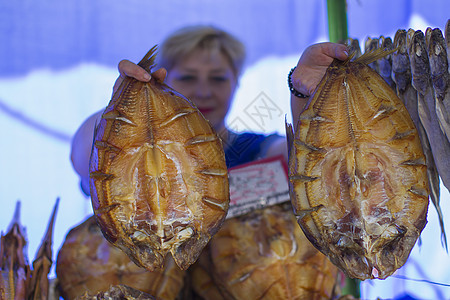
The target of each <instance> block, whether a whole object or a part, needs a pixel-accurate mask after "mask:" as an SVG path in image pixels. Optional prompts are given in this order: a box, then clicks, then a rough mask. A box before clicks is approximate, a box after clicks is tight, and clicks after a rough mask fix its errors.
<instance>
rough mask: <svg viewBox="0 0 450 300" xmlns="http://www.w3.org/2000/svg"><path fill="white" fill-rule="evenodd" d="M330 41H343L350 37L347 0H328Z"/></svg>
mask: <svg viewBox="0 0 450 300" xmlns="http://www.w3.org/2000/svg"><path fill="white" fill-rule="evenodd" d="M327 12H328V36H329V39H330V42H333V43H343V42H345V41H346V40H347V38H348V30H347V27H348V26H347V3H346V0H327Z"/></svg>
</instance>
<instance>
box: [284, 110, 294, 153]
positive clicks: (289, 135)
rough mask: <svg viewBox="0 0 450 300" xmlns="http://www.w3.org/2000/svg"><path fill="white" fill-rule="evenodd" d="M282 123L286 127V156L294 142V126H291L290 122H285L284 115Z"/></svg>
mask: <svg viewBox="0 0 450 300" xmlns="http://www.w3.org/2000/svg"><path fill="white" fill-rule="evenodd" d="M284 124H285V128H286V140H287V148H288V149H287V150H288V157H290V156H291V149H292V144H293V143H294V128H293V127H292V124H291V123H288V122H287V119H286V116H285V117H284Z"/></svg>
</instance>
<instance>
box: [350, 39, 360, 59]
mask: <svg viewBox="0 0 450 300" xmlns="http://www.w3.org/2000/svg"><path fill="white" fill-rule="evenodd" d="M347 47H348V53H353V57H352V59H356V58H358V57H360V56H361V47H360V46H359V40H358V39H352V38H348V39H347Z"/></svg>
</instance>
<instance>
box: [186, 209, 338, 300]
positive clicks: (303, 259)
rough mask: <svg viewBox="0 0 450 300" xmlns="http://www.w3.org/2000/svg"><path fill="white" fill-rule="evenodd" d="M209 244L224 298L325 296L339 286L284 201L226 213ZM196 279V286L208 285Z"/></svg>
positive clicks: (213, 273)
mask: <svg viewBox="0 0 450 300" xmlns="http://www.w3.org/2000/svg"><path fill="white" fill-rule="evenodd" d="M209 246H210V253H209V255H210V260H211V261H210V263H211V267H210V268H209V270H210V274H211V276H212V277H213V280H214V282H215V283H216V285H217V286H218V289H219V290H220V292H221V294H222V296H223V298H224V299H246V300H251V299H311V300H315V299H331V298H332V297H333V296H335V295H336V294H333V292H336V293H338V291H339V288H337V289H335V285H336V278H337V275H338V269H337V268H336V267H335V266H334V265H333V264H332V263H331V262H330V261H329V260H328V259H327V257H326V256H324V255H323V254H322V253H320V252H319V251H317V250H316V249H315V248H314V247H313V246H312V245H311V243H309V242H308V240H307V239H306V237H305V235H304V234H303V233H302V231H301V229H300V228H299V227H298V225H297V224H296V220H295V217H294V216H293V214H292V212H291V206H290V204H289V203H287V204H284V205H276V206H271V207H268V208H265V209H261V210H256V211H253V212H251V213H249V214H247V215H243V216H240V217H236V218H232V219H228V220H227V221H225V223H224V225H223V227H222V228H221V230H220V231H219V232H218V233H217V234H216V235H215V236H214V237H213V238H212V240H211V242H210V245H209ZM194 266H195V265H194ZM200 282H201V283H202V284H204V285H203V290H202V289H201V288H197V291H198V290H202V291H203V292H204V291H205V287H207V288H209V289H210V290H211V287H210V286H208V284H205V283H208V282H205V281H204V278H203V280H202V281H200ZM201 295H203V296H204V293H201ZM206 299H212V298H206ZM214 299H216V298H214ZM219 299H220V298H219Z"/></svg>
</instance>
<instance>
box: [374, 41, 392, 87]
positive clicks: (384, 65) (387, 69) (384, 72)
mask: <svg viewBox="0 0 450 300" xmlns="http://www.w3.org/2000/svg"><path fill="white" fill-rule="evenodd" d="M378 41H379V43H380V45H379V47H380V48H382V49H385V50H387V51H391V50H393V49H394V44H393V43H392V39H391V38H390V37H386V38H385V37H384V36H380V38H379V40H378ZM392 55H393V54H389V55H386V56H385V57H382V58H380V59H379V60H378V73H379V74H380V76H381V77H383V79H384V80H385V81H386V82H387V84H389V86H390V87H391V88H392V89H393V90H394V91H395V89H396V87H395V82H394V81H393V80H392Z"/></svg>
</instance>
